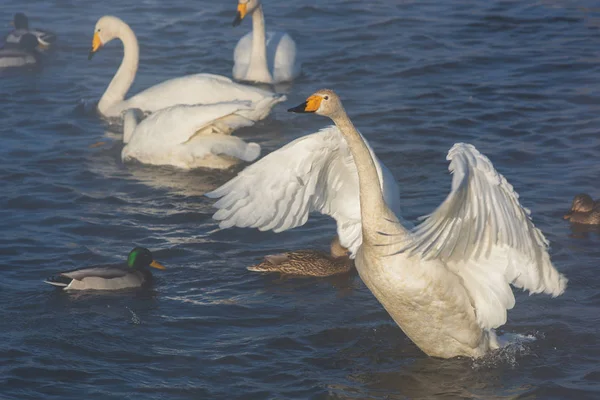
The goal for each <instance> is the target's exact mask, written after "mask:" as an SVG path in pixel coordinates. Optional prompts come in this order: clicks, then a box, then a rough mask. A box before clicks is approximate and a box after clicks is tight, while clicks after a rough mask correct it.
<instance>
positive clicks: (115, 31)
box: [89, 16, 286, 121]
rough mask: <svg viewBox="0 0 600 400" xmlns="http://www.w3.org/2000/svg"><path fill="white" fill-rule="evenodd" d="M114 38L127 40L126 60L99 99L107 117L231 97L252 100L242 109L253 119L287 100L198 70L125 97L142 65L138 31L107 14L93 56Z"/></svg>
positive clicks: (100, 22)
mask: <svg viewBox="0 0 600 400" xmlns="http://www.w3.org/2000/svg"><path fill="white" fill-rule="evenodd" d="M113 39H120V40H121V41H122V42H123V52H124V56H123V61H122V62H121V66H120V67H119V69H118V71H117V73H116V74H115V76H114V78H113V79H112V81H111V82H110V85H109V86H108V88H107V89H106V92H104V95H102V98H101V99H100V102H99V103H98V111H99V112H100V113H101V114H102V115H103V116H105V117H121V113H122V112H123V111H125V110H127V109H129V108H134V109H140V110H142V111H144V112H154V111H157V110H160V109H163V108H167V107H170V106H173V105H176V104H215V103H222V102H230V101H236V100H239V101H250V102H251V103H252V106H251V107H250V108H248V109H245V110H243V111H241V112H240V114H241V115H242V116H243V117H244V118H247V119H249V120H252V121H258V120H261V119H263V118H266V117H267V115H269V113H270V112H271V108H273V106H274V105H275V104H277V103H281V102H282V101H285V100H286V97H285V96H284V95H279V94H275V93H271V92H268V91H266V90H262V89H259V88H255V87H251V86H246V85H241V84H238V83H235V82H233V81H231V79H229V78H226V77H224V76H219V75H212V74H195V75H188V76H183V77H180V78H174V79H169V80H167V81H164V82H162V83H159V84H158V85H155V86H152V87H150V88H148V89H146V90H144V91H142V92H140V93H138V94H136V95H134V96H132V97H130V98H129V99H127V100H125V95H126V94H127V91H128V90H129V88H130V87H131V84H132V83H133V80H134V78H135V74H136V72H137V68H138V61H139V46H138V41H137V38H136V37H135V34H134V33H133V31H132V30H131V28H130V27H129V25H127V24H126V23H125V22H123V21H122V20H120V19H119V18H117V17H113V16H104V17H102V18H100V19H99V20H98V22H97V23H96V27H95V31H94V38H93V41H92V49H91V50H90V55H89V58H90V59H91V58H92V56H93V55H94V53H96V52H97V51H98V50H99V49H100V48H101V47H102V46H104V45H105V44H107V43H108V42H110V41H111V40H113Z"/></svg>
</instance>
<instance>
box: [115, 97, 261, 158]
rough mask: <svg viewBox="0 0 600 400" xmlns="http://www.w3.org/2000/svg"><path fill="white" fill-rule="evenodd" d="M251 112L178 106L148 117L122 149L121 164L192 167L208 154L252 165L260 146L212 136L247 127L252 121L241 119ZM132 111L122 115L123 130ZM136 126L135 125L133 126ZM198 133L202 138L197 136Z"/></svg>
mask: <svg viewBox="0 0 600 400" xmlns="http://www.w3.org/2000/svg"><path fill="white" fill-rule="evenodd" d="M248 108H250V103H249V102H230V103H219V104H211V105H194V106H190V105H183V104H182V105H177V106H173V107H169V108H165V109H163V110H160V111H158V112H156V113H154V114H151V115H150V116H149V117H148V118H146V119H145V120H143V121H142V122H141V123H140V124H139V125H137V126H136V127H135V129H134V131H133V133H132V134H131V137H130V139H129V142H128V143H127V145H126V146H125V147H124V148H123V151H122V153H121V158H122V159H123V161H127V160H130V159H137V160H139V161H142V162H145V163H151V164H158V165H161V164H169V165H174V166H178V167H181V168H191V167H194V162H195V160H198V159H202V158H204V157H206V156H207V155H209V154H215V155H220V154H226V155H229V156H232V157H235V158H238V159H241V160H244V161H253V160H255V159H256V158H257V157H258V156H259V154H260V146H259V145H258V144H256V143H246V142H244V141H243V140H242V139H240V138H238V137H235V136H229V135H223V134H220V133H218V134H214V133H213V131H217V132H219V131H231V130H235V129H237V128H240V127H243V126H250V125H253V124H254V121H252V120H249V119H247V118H245V117H243V116H241V115H239V114H240V113H241V112H243V111H245V110H247V109H248ZM133 113H135V111H134V110H128V111H127V112H126V115H125V123H126V126H125V128H126V130H127V129H130V128H129V125H130V119H132V118H135V115H133ZM133 123H135V122H133ZM199 131H202V132H203V134H201V135H197V134H198V132H199Z"/></svg>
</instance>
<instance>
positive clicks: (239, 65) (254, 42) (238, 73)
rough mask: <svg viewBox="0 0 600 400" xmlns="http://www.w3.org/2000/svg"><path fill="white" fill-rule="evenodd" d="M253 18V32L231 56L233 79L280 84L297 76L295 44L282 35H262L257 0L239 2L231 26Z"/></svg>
mask: <svg viewBox="0 0 600 400" xmlns="http://www.w3.org/2000/svg"><path fill="white" fill-rule="evenodd" d="M249 14H251V15H252V32H250V33H248V34H246V35H245V36H244V37H242V38H241V39H240V40H239V42H238V44H237V46H235V50H234V52H233V61H234V66H233V77H234V78H235V79H237V80H239V81H249V82H261V83H280V82H289V81H293V80H294V79H295V78H296V77H297V76H298V75H300V68H301V67H300V62H299V61H298V58H297V56H296V43H295V42H294V40H293V39H292V38H291V37H290V35H288V34H287V33H285V32H273V31H268V32H266V33H265V16H264V14H263V10H262V5H261V3H260V0H239V3H238V8H237V14H236V17H235V19H234V21H233V26H237V25H239V24H240V23H241V22H242V20H243V19H244V18H245V17H246V16H247V15H249Z"/></svg>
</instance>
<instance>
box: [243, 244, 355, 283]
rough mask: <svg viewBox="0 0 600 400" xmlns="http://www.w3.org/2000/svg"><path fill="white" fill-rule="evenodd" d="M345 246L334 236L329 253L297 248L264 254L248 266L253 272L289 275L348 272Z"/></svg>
mask: <svg viewBox="0 0 600 400" xmlns="http://www.w3.org/2000/svg"><path fill="white" fill-rule="evenodd" d="M349 254H350V253H349V251H348V249H347V248H345V247H343V246H342V245H341V244H340V240H339V238H338V237H337V235H336V236H335V238H334V239H333V241H332V242H331V248H330V254H327V253H324V252H322V251H317V250H297V251H290V252H287V253H282V254H273V255H270V256H266V257H265V260H264V261H263V262H261V263H260V264H256V265H252V266H250V267H248V270H249V271H255V272H280V273H282V274H289V275H302V276H317V277H324V276H331V275H337V274H343V273H346V272H349V271H350V270H351V269H352V267H353V265H354V264H353V262H352V260H351V259H350V256H349Z"/></svg>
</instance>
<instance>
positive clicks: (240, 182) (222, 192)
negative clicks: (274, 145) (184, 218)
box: [207, 126, 399, 255]
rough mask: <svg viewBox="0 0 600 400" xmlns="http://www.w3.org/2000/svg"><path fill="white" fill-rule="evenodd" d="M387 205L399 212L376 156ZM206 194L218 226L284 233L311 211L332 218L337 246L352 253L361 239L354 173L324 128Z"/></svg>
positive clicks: (392, 185)
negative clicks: (209, 198) (335, 227)
mask: <svg viewBox="0 0 600 400" xmlns="http://www.w3.org/2000/svg"><path fill="white" fill-rule="evenodd" d="M371 154H372V155H373V157H374V158H375V161H376V162H375V165H376V166H377V168H378V172H379V174H380V177H381V176H383V187H384V194H385V196H386V200H387V199H391V200H392V201H389V202H388V204H390V208H392V209H393V210H395V211H399V205H398V203H399V201H398V198H399V190H398V186H397V184H396V182H395V181H394V180H393V178H391V174H390V173H389V171H388V170H387V168H385V167H384V166H383V164H381V163H380V162H379V160H377V158H376V157H375V155H374V153H373V152H372V151H371ZM207 196H208V197H220V198H221V199H220V200H218V201H217V202H216V204H215V207H216V208H218V209H219V210H218V211H217V212H216V213H215V215H214V216H213V218H214V219H216V220H219V221H221V222H220V227H221V228H229V227H232V226H237V227H252V228H258V229H260V230H262V231H265V230H273V231H275V232H281V231H285V230H287V229H291V228H294V227H297V226H300V225H303V224H304V223H306V221H307V219H308V214H309V213H310V212H312V211H317V212H319V213H322V214H326V215H329V216H331V217H333V218H334V219H335V220H336V222H337V232H338V235H339V237H340V242H341V243H342V245H343V246H345V247H347V248H348V249H350V251H351V252H352V254H353V255H354V254H355V252H356V250H357V249H358V247H359V246H360V245H361V243H362V231H361V225H360V203H359V195H358V173H357V171H356V166H355V164H354V161H353V159H352V155H351V154H350V151H349V149H348V146H347V144H346V141H345V140H344V138H343V137H342V135H341V133H340V132H339V130H338V129H337V128H336V127H334V126H331V127H328V128H325V129H322V130H320V131H319V132H317V133H313V134H311V135H307V136H304V137H301V138H299V139H296V140H294V141H293V142H291V143H289V144H287V145H286V146H284V147H282V148H281V149H279V150H276V151H274V152H273V153H271V154H269V155H267V156H265V157H264V158H262V159H261V160H260V161H258V162H256V163H255V164H253V165H250V166H249V167H246V169H244V170H243V171H242V172H240V173H239V174H238V176H237V177H235V178H233V179H232V180H230V181H229V182H227V183H226V184H224V185H223V186H221V187H220V188H218V189H216V190H215V191H213V192H211V193H208V194H207Z"/></svg>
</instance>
